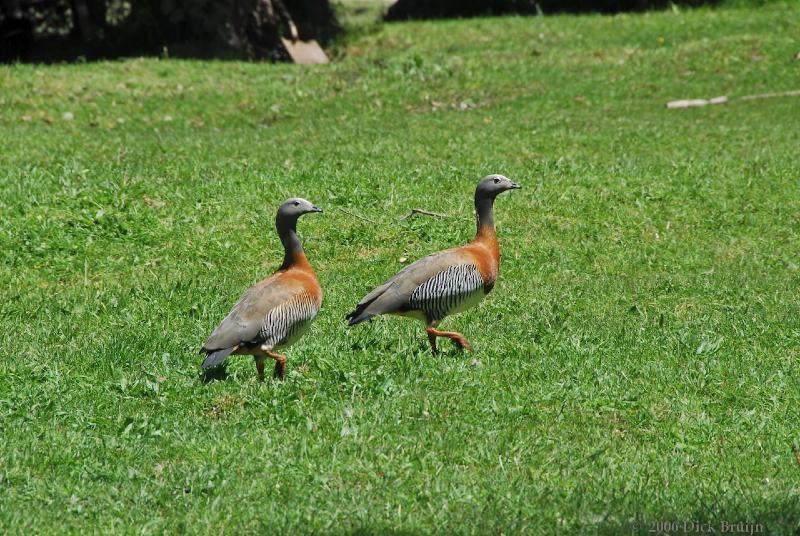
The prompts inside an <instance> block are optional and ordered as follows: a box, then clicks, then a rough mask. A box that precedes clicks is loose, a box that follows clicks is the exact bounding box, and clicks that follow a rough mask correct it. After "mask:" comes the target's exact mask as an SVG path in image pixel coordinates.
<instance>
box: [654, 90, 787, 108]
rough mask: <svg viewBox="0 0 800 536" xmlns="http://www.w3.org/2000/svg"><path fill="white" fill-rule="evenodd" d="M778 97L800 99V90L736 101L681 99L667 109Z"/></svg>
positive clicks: (745, 97) (721, 97) (672, 102)
mask: <svg viewBox="0 0 800 536" xmlns="http://www.w3.org/2000/svg"><path fill="white" fill-rule="evenodd" d="M776 97H800V90H796V91H778V92H773V93H758V94H756V95H744V96H742V97H737V98H734V99H729V98H728V97H726V96H724V95H723V96H720V97H714V98H713V99H681V100H674V101H669V102H668V103H667V108H669V109H671V110H672V109H680V108H695V107H698V106H708V105H709V104H727V103H729V102H736V101H750V100H756V99H774V98H776Z"/></svg>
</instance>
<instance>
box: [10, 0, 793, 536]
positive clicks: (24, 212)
mask: <svg viewBox="0 0 800 536" xmlns="http://www.w3.org/2000/svg"><path fill="white" fill-rule="evenodd" d="M798 15H800V10H798V9H796V8H789V7H785V6H781V7H771V8H762V9H758V10H750V11H743V10H720V11H695V12H683V13H672V12H669V13H658V14H645V15H639V16H618V17H594V16H593V17H585V18H573V17H552V18H499V19H475V20H470V21H441V22H436V23H407V24H396V25H384V26H383V27H382V28H381V29H380V31H377V32H375V33H371V34H368V35H363V36H361V37H359V38H358V40H357V41H355V42H352V43H350V44H349V45H347V47H346V48H347V54H348V57H347V58H346V59H344V60H343V61H341V62H339V63H336V64H334V65H330V66H327V67H311V68H302V67H295V66H289V65H264V64H245V63H236V62H191V61H174V60H171V61H158V60H129V61H125V62H115V63H97V64H90V65H71V66H50V67H36V66H24V65H20V66H11V67H2V68H0V87H2V92H0V137H2V139H3V140H4V142H3V149H2V151H0V213H2V214H3V217H2V219H1V220H0V256H1V258H2V264H0V288H2V289H3V290H2V293H3V294H2V298H3V299H2V300H0V327H2V329H1V330H0V348H2V349H3V358H2V359H0V430H2V435H3V442H2V444H1V445H0V505H2V506H0V526H2V527H4V529H5V530H6V531H10V532H18V533H21V532H27V531H29V530H38V531H44V532H54V531H62V530H66V531H74V532H77V531H81V530H83V531H86V530H89V531H98V532H99V531H121V532H122V531H124V532H144V533H159V532H164V531H168V532H179V531H183V532H191V533H198V532H211V531H221V532H225V531H227V532H243V531H265V532H274V531H282V532H297V531H305V532H364V533H371V532H388V531H395V532H407V533H416V532H442V533H452V532H458V533H487V532H503V533H507V534H508V533H529V532H540V533H550V532H556V531H563V532H573V533H574V532H577V531H581V532H596V533H607V534H614V533H619V532H634V533H638V532H646V531H647V529H649V528H650V524H651V523H653V522H658V521H676V522H679V523H683V522H684V521H697V522H713V523H715V524H717V523H720V522H722V521H727V522H737V521H743V522H750V523H762V524H763V525H764V527H765V530H766V531H767V532H770V533H776V534H792V533H794V532H795V531H796V530H797V528H798V519H800V517H799V516H800V504H798V501H800V466H799V465H798V462H797V461H796V460H795V457H794V456H793V454H792V451H791V445H792V443H793V442H798V441H800V435H798V428H797V422H798V407H800V404H798V402H800V400H798V398H799V397H800V389H798V388H799V387H800V377H799V375H798V371H797V358H798V348H799V346H798V341H799V340H800V321H799V320H798V312H800V311H799V307H798V305H799V304H800V303H799V297H798V292H797V289H798V283H799V281H798V264H800V262H798V249H799V246H800V244H799V243H798V236H797V229H798V225H799V224H800V196H798V187H800V182H799V180H800V179H799V178H798V169H800V166H799V165H798V164H800V153H798V151H797V147H798V141H800V130H798V127H797V125H798V124H799V123H798V120H799V119H800V107H799V106H798V103H797V101H796V100H792V99H774V100H764V101H753V102H747V103H739V104H731V105H728V106H715V107H707V108H702V109H692V110H684V111H670V110H666V109H664V103H665V102H666V101H667V100H670V99H674V98H686V97H711V96H716V95H722V94H724V95H728V96H736V95H742V94H749V93H759V92H765V91H776V90H787V89H796V86H797V83H798V73H799V72H800V62H796V61H793V59H792V57H793V55H794V54H795V53H796V52H797V50H796V49H797V48H798V45H797V41H796V36H797V35H798V30H800V28H798V22H797V21H798V20H800V18H798ZM65 114H66V115H65ZM70 117H71V119H69V118H70ZM65 118H66V119H65ZM490 172H500V173H504V174H506V175H508V176H509V177H511V178H512V179H514V180H518V181H519V182H521V183H522V184H523V185H524V186H525V189H524V190H522V191H520V192H514V193H513V194H510V195H505V196H503V197H502V198H501V199H499V200H498V203H497V206H496V220H497V224H498V229H499V233H500V237H501V241H502V247H503V266H502V269H501V277H500V280H499V282H498V284H497V286H496V287H495V290H494V291H493V293H492V294H491V295H490V297H489V298H488V299H487V300H486V301H485V302H484V303H483V304H482V305H481V306H480V307H479V308H477V309H475V310H472V311H470V312H467V313H464V314H462V315H460V316H458V317H455V318H452V319H450V320H448V321H447V322H446V323H445V324H444V325H445V327H447V328H452V329H456V330H460V331H463V332H464V333H465V334H466V335H467V337H468V338H469V339H470V340H471V341H472V342H473V344H474V346H475V347H476V352H475V353H474V354H473V355H463V354H461V353H459V352H457V351H456V350H455V349H452V350H450V349H448V350H447V351H445V352H444V354H443V355H442V356H440V357H437V358H433V357H431V356H430V355H429V354H428V352H427V349H426V345H427V342H426V340H425V337H424V333H423V332H422V329H421V326H419V325H416V324H414V323H413V322H411V321H408V320H406V319H397V318H386V319H380V320H378V321H375V322H372V323H371V324H369V325H365V326H359V327H358V328H355V329H351V330H347V329H345V327H344V321H343V316H344V314H345V313H347V312H348V311H349V310H350V309H351V308H352V306H353V305H354V303H355V302H356V301H357V300H358V299H359V298H360V297H361V295H363V294H364V293H365V292H366V291H368V290H369V289H370V288H371V287H372V286H374V285H375V284H377V283H379V282H381V281H383V280H384V278H386V277H388V276H390V275H391V274H393V273H394V272H395V271H396V270H397V269H399V268H400V267H402V265H403V263H402V262H401V261H400V258H401V257H410V258H414V257H416V256H419V255H422V254H424V253H427V252H431V251H435V250H437V249H441V248H444V247H449V246H451V245H455V244H458V243H461V242H464V241H466V240H468V239H469V238H471V235H472V232H473V226H474V223H473V215H472V207H471V196H472V191H473V189H474V185H475V183H476V182H477V180H478V179H479V178H480V177H481V176H483V175H485V174H487V173H490ZM515 194H516V195H515ZM293 195H300V196H304V197H307V198H309V199H311V200H312V201H314V202H315V203H317V204H319V205H320V206H322V207H324V208H325V209H326V214H324V215H321V216H319V217H307V218H304V219H303V220H301V224H300V231H301V234H302V235H303V238H304V241H305V245H306V249H307V252H308V254H309V257H310V258H311V261H312V263H313V264H314V265H315V267H316V269H317V271H318V273H319V276H320V280H321V282H322V284H323V287H324V288H325V290H326V298H325V302H324V305H323V309H322V312H321V313H320V315H319V317H318V319H317V321H316V323H315V324H314V326H313V327H312V329H311V331H310V332H309V333H308V334H307V335H306V337H305V338H304V339H303V340H302V341H301V342H300V343H298V344H297V345H296V346H295V347H293V348H292V349H291V350H289V352H288V356H289V363H288V366H287V371H288V374H287V380H286V381H285V382H283V383H274V382H266V383H264V384H259V383H258V382H257V381H256V378H255V370H254V366H253V364H252V362H251V361H250V360H248V359H246V358H238V359H232V360H231V363H230V365H229V366H228V373H229V376H228V378H227V379H226V380H225V381H219V382H214V383H212V384H209V385H204V384H202V383H201V382H200V381H199V378H198V373H199V370H198V364H199V362H200V358H199V356H197V355H196V351H197V349H198V348H199V346H200V345H201V344H202V341H203V340H204V338H205V336H206V335H207V334H208V333H209V331H210V330H211V329H212V328H213V327H214V326H215V325H216V323H217V322H218V321H219V320H220V319H221V317H222V316H223V315H224V314H225V313H226V312H227V311H228V309H229V307H230V306H231V305H232V304H233V302H234V301H235V299H236V298H237V296H238V295H239V293H240V292H241V291H242V290H243V289H244V288H246V287H247V286H248V285H250V284H252V283H253V282H255V281H257V280H259V279H260V278H262V277H264V276H265V275H266V274H268V273H269V272H270V270H271V269H272V268H273V267H275V266H276V265H277V264H278V263H279V262H280V258H281V255H280V251H279V247H280V244H279V242H278V239H277V237H276V236H275V233H274V230H273V218H274V211H275V208H276V206H277V205H278V204H279V203H280V202H281V201H282V200H284V199H285V198H287V197H289V196H293ZM412 207H421V208H426V209H428V210H433V211H436V212H441V213H444V214H447V215H448V216H449V217H448V218H444V219H431V218H424V217H414V218H409V219H406V220H402V221H400V220H399V218H400V217H401V216H402V215H403V214H405V213H407V212H408V211H409V210H410V209H411V208H412ZM356 215H357V216H356ZM367 220H371V221H367Z"/></svg>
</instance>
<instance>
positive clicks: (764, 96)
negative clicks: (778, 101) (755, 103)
mask: <svg viewBox="0 0 800 536" xmlns="http://www.w3.org/2000/svg"><path fill="white" fill-rule="evenodd" d="M774 97H800V91H780V92H778V93H760V94H758V95H745V96H744V97H739V98H738V99H736V100H755V99H772V98H774Z"/></svg>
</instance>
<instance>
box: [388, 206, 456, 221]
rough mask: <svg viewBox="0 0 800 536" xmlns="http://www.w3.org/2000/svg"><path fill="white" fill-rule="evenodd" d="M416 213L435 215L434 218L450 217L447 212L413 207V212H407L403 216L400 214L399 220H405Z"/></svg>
mask: <svg viewBox="0 0 800 536" xmlns="http://www.w3.org/2000/svg"><path fill="white" fill-rule="evenodd" d="M414 214H422V215H423V216H433V217H434V218H449V217H450V216H448V215H447V214H439V213H438V212H431V211H430V210H425V209H421V208H412V209H411V212H409V213H408V214H405V215H403V216H400V218H399V220H398V221H403V220H405V219H407V218H410V217H411V216H413V215H414Z"/></svg>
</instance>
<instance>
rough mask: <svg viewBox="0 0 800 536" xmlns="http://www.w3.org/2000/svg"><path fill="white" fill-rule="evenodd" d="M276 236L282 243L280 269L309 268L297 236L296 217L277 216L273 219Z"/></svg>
mask: <svg viewBox="0 0 800 536" xmlns="http://www.w3.org/2000/svg"><path fill="white" fill-rule="evenodd" d="M275 227H276V228H277V229H278V236H279V237H280V239H281V244H283V264H281V268H280V269H281V270H285V269H287V268H311V265H310V264H309V263H308V259H307V258H306V254H305V251H303V244H301V243H300V237H298V236H297V218H281V217H280V216H278V218H277V219H276V221H275Z"/></svg>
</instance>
